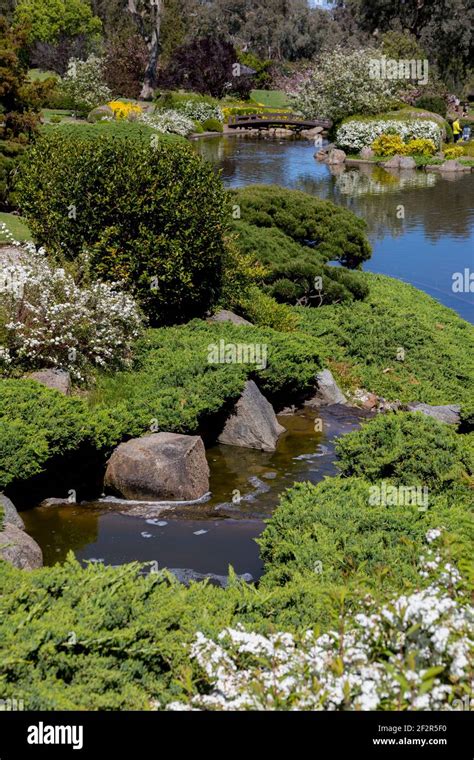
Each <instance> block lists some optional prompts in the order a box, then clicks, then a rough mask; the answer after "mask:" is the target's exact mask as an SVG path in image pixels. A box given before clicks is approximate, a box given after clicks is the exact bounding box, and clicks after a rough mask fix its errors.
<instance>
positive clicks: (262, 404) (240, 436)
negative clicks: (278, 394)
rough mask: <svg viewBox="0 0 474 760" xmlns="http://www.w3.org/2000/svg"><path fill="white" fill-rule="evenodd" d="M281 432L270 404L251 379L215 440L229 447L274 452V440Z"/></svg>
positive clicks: (275, 443)
mask: <svg viewBox="0 0 474 760" xmlns="http://www.w3.org/2000/svg"><path fill="white" fill-rule="evenodd" d="M284 432H285V428H284V427H283V426H282V425H280V423H279V422H278V420H277V418H276V414H275V411H274V409H273V407H272V405H271V404H270V402H269V401H267V399H266V398H265V396H263V395H262V394H261V393H260V391H259V389H258V387H257V386H256V385H255V383H254V382H253V380H249V381H247V382H246V384H245V388H244V392H243V393H242V395H241V397H240V398H239V400H238V401H237V403H236V405H235V407H234V409H233V411H232V413H231V415H230V416H229V417H228V419H227V422H226V424H225V427H224V430H223V431H222V433H221V434H220V436H219V438H218V440H219V443H225V444H227V445H230V446H243V447H244V448H247V449H260V450H261V451H275V449H276V445H277V442H278V438H279V437H280V435H281V434H282V433H284Z"/></svg>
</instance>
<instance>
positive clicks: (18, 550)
mask: <svg viewBox="0 0 474 760" xmlns="http://www.w3.org/2000/svg"><path fill="white" fill-rule="evenodd" d="M0 558H1V559H3V560H5V562H9V563H10V565H13V567H17V568H18V569H19V570H35V569H36V568H38V567H43V553H42V551H41V549H40V547H39V546H38V544H37V543H36V541H34V540H33V539H32V538H31V536H29V535H28V534H27V533H25V531H24V530H21V529H20V528H17V526H16V525H12V524H11V523H6V524H5V525H4V528H3V530H2V531H0Z"/></svg>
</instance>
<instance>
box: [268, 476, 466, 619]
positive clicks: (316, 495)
mask: <svg viewBox="0 0 474 760" xmlns="http://www.w3.org/2000/svg"><path fill="white" fill-rule="evenodd" d="M369 488H370V484H369V483H368V482H367V481H365V480H363V479H361V478H355V477H351V478H344V479H341V478H328V479H326V480H324V481H323V482H322V483H319V484H318V485H317V486H314V485H312V484H310V483H297V484H295V485H294V487H293V488H291V489H290V490H289V491H287V492H286V493H285V494H284V495H283V497H282V498H281V500H280V504H279V506H278V507H277V509H276V511H275V512H274V514H273V516H272V518H271V520H270V521H269V522H268V524H267V527H266V529H265V531H264V533H263V534H262V536H261V538H260V539H259V544H260V548H261V556H262V558H263V560H264V562H265V573H264V576H263V578H262V579H261V581H260V590H261V591H263V592H267V593H270V598H269V600H268V603H267V604H266V606H265V607H264V608H263V609H262V614H264V615H265V614H266V615H267V616H268V617H270V616H271V617H272V618H273V619H275V618H276V619H277V620H278V623H279V625H284V626H291V627H293V626H299V627H301V628H303V629H304V627H305V626H306V627H311V626H314V624H315V622H317V623H318V625H319V626H321V627H322V628H323V629H324V628H326V627H327V626H328V625H331V624H332V625H334V624H337V623H338V622H339V623H340V621H341V619H342V617H343V616H344V615H347V614H348V613H351V612H360V610H361V605H362V604H363V600H364V598H365V597H366V595H367V594H370V596H371V597H372V598H376V599H377V598H379V599H380V598H384V597H386V595H387V593H395V592H397V591H404V592H407V590H408V589H409V588H410V587H411V588H414V587H419V585H420V577H419V573H418V562H419V557H420V554H422V553H423V550H424V549H425V547H426V543H425V541H424V537H425V534H426V531H427V530H428V529H430V528H438V527H440V526H441V525H443V526H444V527H445V528H446V530H447V531H448V532H449V534H450V538H449V548H448V552H449V556H450V559H451V560H454V561H455V562H459V564H460V565H461V564H462V565H463V566H465V565H466V564H467V563H468V561H469V559H470V548H469V547H470V544H471V543H472V540H473V538H474V531H473V521H472V498H470V495H469V492H468V491H467V490H465V491H463V492H462V493H458V494H456V495H453V494H449V493H448V494H443V495H438V496H435V497H433V498H432V499H431V500H430V505H429V509H427V510H426V511H421V510H418V508H417V507H416V506H372V505H371V504H370V491H369ZM275 587H278V593H275Z"/></svg>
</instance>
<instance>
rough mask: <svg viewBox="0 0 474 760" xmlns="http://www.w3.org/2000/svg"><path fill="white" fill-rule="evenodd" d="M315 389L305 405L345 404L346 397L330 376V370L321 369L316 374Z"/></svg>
mask: <svg viewBox="0 0 474 760" xmlns="http://www.w3.org/2000/svg"><path fill="white" fill-rule="evenodd" d="M316 382H317V391H316V393H315V395H314V396H313V398H311V399H309V401H306V405H307V406H330V405H331V404H346V403H347V399H346V397H345V396H344V394H343V392H342V391H341V389H340V388H339V386H338V384H337V383H336V381H335V380H334V377H333V376H332V372H330V371H329V370H328V369H323V371H322V372H318V374H317V375H316Z"/></svg>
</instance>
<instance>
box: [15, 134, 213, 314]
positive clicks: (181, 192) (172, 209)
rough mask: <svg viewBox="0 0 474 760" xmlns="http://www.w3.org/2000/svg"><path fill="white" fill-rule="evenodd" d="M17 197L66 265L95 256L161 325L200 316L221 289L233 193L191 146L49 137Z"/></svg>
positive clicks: (39, 236) (102, 272) (98, 268)
mask: <svg viewBox="0 0 474 760" xmlns="http://www.w3.org/2000/svg"><path fill="white" fill-rule="evenodd" d="M17 187H18V193H19V201H20V207H21V209H22V212H23V213H24V215H25V216H26V218H27V220H28V223H29V225H30V229H31V231H32V233H33V236H34V238H35V239H36V241H37V242H38V243H39V244H41V245H44V246H45V248H46V249H47V251H48V252H49V253H50V254H52V255H56V256H57V257H59V258H60V259H63V260H64V259H66V260H74V259H75V258H76V257H78V256H79V255H80V254H81V253H82V252H83V251H84V250H87V251H89V253H90V267H91V271H92V273H93V274H94V275H95V276H98V277H100V278H102V279H105V280H112V281H121V282H123V283H125V285H126V286H127V287H128V288H129V289H130V290H131V291H132V292H133V293H134V295H135V296H136V297H137V298H138V299H139V301H140V303H141V305H142V307H143V308H144V310H145V311H146V313H147V314H148V315H149V317H150V319H151V322H152V323H154V324H158V323H161V324H164V323H172V322H178V321H186V320H188V319H189V318H191V317H193V316H201V315H202V314H203V313H204V312H205V311H206V310H207V309H208V308H209V307H210V306H211V305H212V304H213V303H214V302H215V301H216V299H217V297H218V295H219V289H220V284H221V269H222V258H223V253H224V245H225V244H224V234H225V218H226V216H227V212H226V208H227V205H226V194H225V191H224V189H223V187H222V184H221V181H220V179H219V177H218V176H217V175H216V174H215V173H214V171H213V169H212V168H211V166H209V165H207V164H205V163H204V162H203V161H202V159H201V158H199V156H197V155H196V154H195V153H194V152H193V150H192V149H191V148H190V147H189V146H187V145H181V144H178V143H174V142H173V143H170V142H165V141H163V142H162V141H161V139H160V138H158V136H157V135H153V136H151V137H150V138H147V137H145V136H137V137H134V138H133V139H129V138H128V139H127V138H122V137H120V138H119V137H113V136H112V135H110V136H109V135H100V136H97V135H94V136H93V138H92V137H91V136H90V135H88V136H84V137H83V136H82V135H80V134H66V133H60V132H56V133H50V134H47V135H44V136H42V137H41V138H40V139H39V140H38V141H37V143H36V144H35V145H34V146H33V147H32V148H31V149H30V151H29V153H28V160H26V161H25V162H24V165H23V167H22V171H21V173H20V176H19V180H18V184H17Z"/></svg>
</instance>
